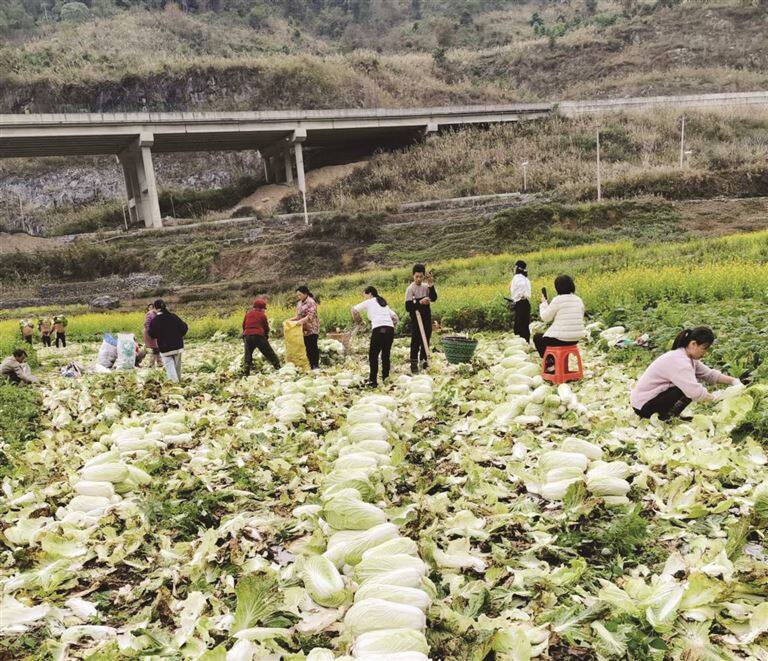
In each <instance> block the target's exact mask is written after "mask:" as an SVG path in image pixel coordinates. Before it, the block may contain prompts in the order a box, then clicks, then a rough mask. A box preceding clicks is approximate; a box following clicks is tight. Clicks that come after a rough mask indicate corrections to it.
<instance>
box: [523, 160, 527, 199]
mask: <svg viewBox="0 0 768 661" xmlns="http://www.w3.org/2000/svg"><path fill="white" fill-rule="evenodd" d="M527 191H528V161H525V163H523V192H524V193H525V192H527Z"/></svg>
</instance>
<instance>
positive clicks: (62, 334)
mask: <svg viewBox="0 0 768 661" xmlns="http://www.w3.org/2000/svg"><path fill="white" fill-rule="evenodd" d="M67 324H69V322H68V321H67V318H66V317H65V316H64V315H63V314H57V315H56V316H55V317H54V318H53V330H54V332H55V333H56V348H57V349H58V348H59V343H61V346H62V347H66V346H67Z"/></svg>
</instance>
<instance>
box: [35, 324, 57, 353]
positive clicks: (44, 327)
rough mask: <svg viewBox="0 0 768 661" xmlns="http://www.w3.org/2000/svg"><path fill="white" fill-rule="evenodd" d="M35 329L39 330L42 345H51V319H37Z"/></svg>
mask: <svg viewBox="0 0 768 661" xmlns="http://www.w3.org/2000/svg"><path fill="white" fill-rule="evenodd" d="M37 330H39V331H40V339H41V340H42V341H43V346H45V347H49V346H51V335H53V319H40V320H38V322H37Z"/></svg>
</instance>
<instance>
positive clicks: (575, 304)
mask: <svg viewBox="0 0 768 661" xmlns="http://www.w3.org/2000/svg"><path fill="white" fill-rule="evenodd" d="M539 315H540V316H541V319H542V320H543V321H552V325H551V326H550V327H549V328H548V329H547V332H546V333H544V335H545V336H546V337H554V338H556V339H558V340H562V341H563V342H578V341H579V340H580V339H582V338H583V337H584V335H585V334H586V330H585V328H584V301H582V300H581V299H580V298H579V297H578V296H576V294H560V295H559V296H555V297H554V298H553V299H552V301H551V302H549V303H547V302H546V301H545V302H543V303H542V304H541V306H540V307H539Z"/></svg>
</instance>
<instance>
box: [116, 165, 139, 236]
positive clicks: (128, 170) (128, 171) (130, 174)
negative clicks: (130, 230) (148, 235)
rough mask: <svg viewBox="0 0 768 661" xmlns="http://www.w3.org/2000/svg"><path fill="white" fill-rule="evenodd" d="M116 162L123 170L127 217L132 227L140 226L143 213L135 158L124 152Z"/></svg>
mask: <svg viewBox="0 0 768 661" xmlns="http://www.w3.org/2000/svg"><path fill="white" fill-rule="evenodd" d="M118 160H119V161H120V165H121V166H122V168H123V178H124V180H125V196H126V198H127V201H128V215H129V217H130V222H131V224H132V225H140V224H141V223H143V222H144V213H143V209H142V206H141V189H140V188H139V179H138V177H137V175H136V156H135V154H134V153H132V152H130V151H124V152H123V153H122V154H119V155H118Z"/></svg>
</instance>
